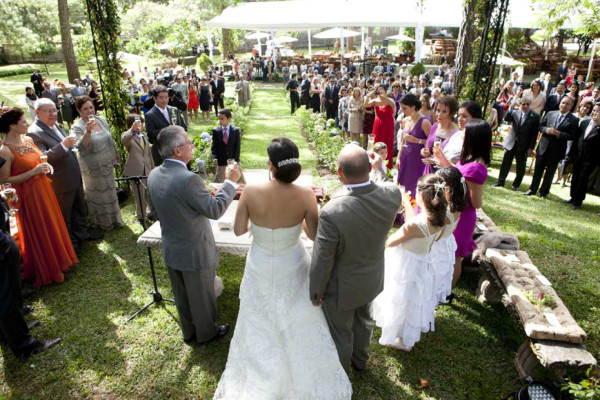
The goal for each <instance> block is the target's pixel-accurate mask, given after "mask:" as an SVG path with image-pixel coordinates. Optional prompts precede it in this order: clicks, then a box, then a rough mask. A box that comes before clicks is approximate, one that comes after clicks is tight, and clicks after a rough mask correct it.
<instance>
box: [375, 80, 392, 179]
mask: <svg viewBox="0 0 600 400" xmlns="http://www.w3.org/2000/svg"><path fill="white" fill-rule="evenodd" d="M377 94H378V96H377V97H375V98H374V99H372V100H370V101H369V104H370V105H372V106H373V107H374V108H375V122H373V134H374V135H375V141H376V142H384V143H385V144H386V145H387V148H388V155H387V157H386V159H387V167H388V168H389V169H391V168H392V166H393V165H394V164H393V161H394V152H393V151H392V149H393V148H394V113H395V111H396V110H395V107H396V105H395V104H394V100H393V99H391V98H389V97H388V95H387V93H386V91H385V88H384V87H383V86H379V87H378V88H377Z"/></svg>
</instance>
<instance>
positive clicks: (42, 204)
mask: <svg viewBox="0 0 600 400" xmlns="http://www.w3.org/2000/svg"><path fill="white" fill-rule="evenodd" d="M23 141H24V142H25V143H24V144H23V145H22V146H14V145H9V144H6V143H4V144H5V145H6V146H7V147H8V148H9V149H10V150H11V151H12V153H13V155H14V160H13V163H12V165H11V169H10V175H11V176H16V175H20V174H22V173H25V172H27V171H29V170H30V169H32V168H34V167H35V166H36V165H38V164H40V163H41V161H40V155H41V154H42V153H41V152H40V150H39V149H38V148H37V147H36V146H35V145H34V144H33V141H32V140H31V139H30V138H27V137H25V138H24V139H23ZM13 187H14V188H15V189H16V191H17V196H18V197H19V199H18V201H17V204H16V205H15V208H17V209H18V210H19V211H18V212H17V226H18V228H19V236H20V240H19V248H20V250H21V257H22V259H23V265H22V267H23V274H22V278H23V279H27V280H33V281H34V282H33V286H41V285H49V284H51V283H53V282H59V283H60V282H62V281H63V280H64V279H65V278H64V275H63V273H62V271H64V270H66V269H67V268H69V267H71V266H72V265H74V264H77V263H79V260H78V259H77V255H76V254H75V250H74V249H73V244H72V243H71V239H70V238H69V232H68V231H67V227H66V226H65V221H64V220H63V217H62V214H61V212H60V208H59V206H58V202H57V201H56V197H55V196H54V191H53V190H52V185H51V183H50V178H49V177H48V176H47V175H44V174H39V175H35V176H34V177H33V178H30V179H28V180H26V181H25V182H23V183H21V184H18V185H17V184H15V185H13Z"/></svg>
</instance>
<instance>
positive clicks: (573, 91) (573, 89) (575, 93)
mask: <svg viewBox="0 0 600 400" xmlns="http://www.w3.org/2000/svg"><path fill="white" fill-rule="evenodd" d="M568 86H569V93H567V95H568V96H569V97H571V98H572V99H573V105H572V106H571V109H570V110H569V111H570V112H575V110H576V109H577V106H578V105H579V101H580V98H579V85H578V84H577V83H572V84H570V85H568Z"/></svg>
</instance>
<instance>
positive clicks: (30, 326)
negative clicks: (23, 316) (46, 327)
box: [27, 319, 40, 330]
mask: <svg viewBox="0 0 600 400" xmlns="http://www.w3.org/2000/svg"><path fill="white" fill-rule="evenodd" d="M39 324H40V321H38V320H37V319H36V320H35V321H31V322H30V323H28V324H27V329H29V330H31V329H33V328H35V327H36V326H38V325H39Z"/></svg>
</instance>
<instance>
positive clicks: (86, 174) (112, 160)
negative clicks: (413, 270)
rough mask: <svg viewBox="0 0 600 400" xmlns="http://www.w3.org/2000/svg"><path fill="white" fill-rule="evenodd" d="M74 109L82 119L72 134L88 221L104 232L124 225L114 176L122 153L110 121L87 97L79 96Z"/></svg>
mask: <svg viewBox="0 0 600 400" xmlns="http://www.w3.org/2000/svg"><path fill="white" fill-rule="evenodd" d="M75 106H76V107H77V111H79V115H81V119H79V120H78V121H77V122H75V124H73V128H72V129H71V134H75V136H76V137H77V149H78V150H79V165H80V167H81V177H82V178H83V188H84V190H85V200H86V203H87V205H88V222H89V224H90V225H91V226H93V227H100V228H102V229H105V230H110V229H112V228H113V226H115V225H116V226H123V225H125V224H124V222H123V217H122V216H121V210H120V209H119V199H118V198H117V192H116V190H115V178H114V173H113V170H114V166H115V165H117V164H119V153H118V151H117V145H116V144H115V141H114V139H113V137H112V135H111V133H110V128H109V126H108V122H106V120H105V119H104V118H102V117H99V116H97V115H96V110H95V109H94V104H93V103H92V99H91V98H90V97H88V96H79V97H78V98H77V101H76V102H75Z"/></svg>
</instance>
